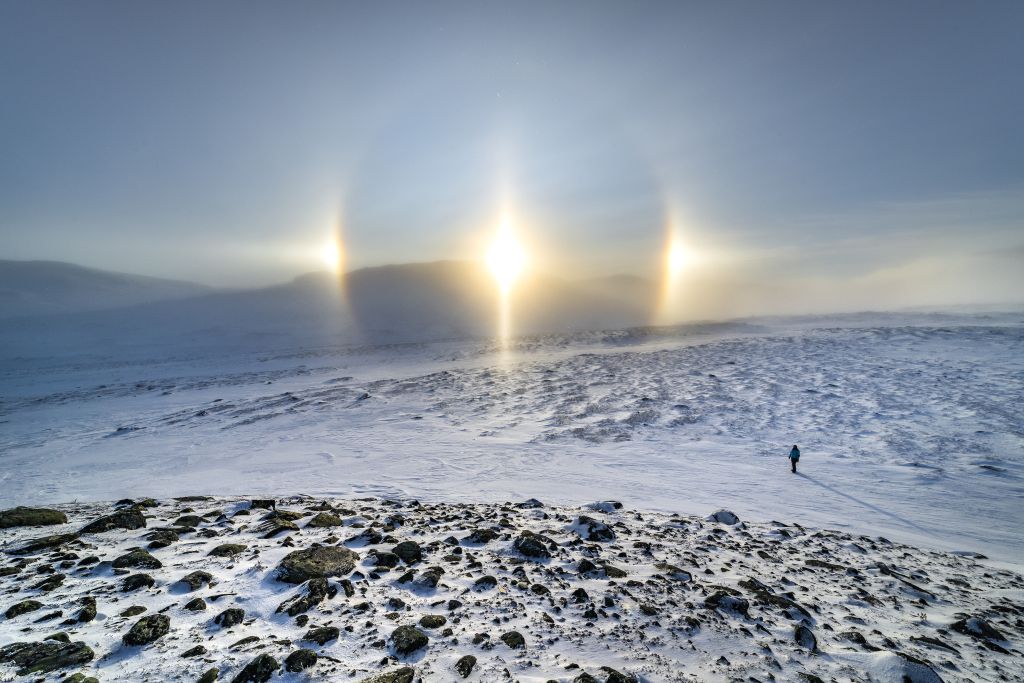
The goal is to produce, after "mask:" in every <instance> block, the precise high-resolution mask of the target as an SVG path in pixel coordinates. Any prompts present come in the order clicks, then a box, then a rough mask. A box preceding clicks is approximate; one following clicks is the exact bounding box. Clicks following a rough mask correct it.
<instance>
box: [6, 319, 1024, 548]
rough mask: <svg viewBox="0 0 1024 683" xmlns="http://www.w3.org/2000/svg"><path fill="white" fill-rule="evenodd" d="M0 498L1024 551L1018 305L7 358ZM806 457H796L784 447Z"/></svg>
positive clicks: (1023, 393)
mask: <svg viewBox="0 0 1024 683" xmlns="http://www.w3.org/2000/svg"><path fill="white" fill-rule="evenodd" d="M0 397H2V404H0V477H2V486H0V507H7V506H10V505H16V504H25V505H40V504H45V503H59V502H69V501H73V500H83V501H95V500H114V499H118V498H122V497H128V496H131V497H138V496H150V495H151V496H156V497H160V496H169V495H182V494H198V493H212V494H217V495H229V494H252V495H261V494H267V495H271V496H280V495H286V494H298V493H305V494H313V495H317V494H322V495H328V494H334V495H346V496H347V495H379V496H402V497H405V496H410V497H416V498H419V499H420V500H423V501H464V502H489V501H504V500H522V499H525V498H528V497H531V496H535V497H538V498H541V499H543V500H545V501H550V502H554V503H559V504H578V503H583V502H586V501H592V500H595V499H600V498H614V499H617V500H621V501H623V502H624V503H625V504H626V505H627V507H629V508H631V509H639V510H661V511H670V512H684V513H706V512H707V511H708V510H709V509H715V508H717V507H721V506H728V507H730V508H731V509H733V510H734V511H736V512H737V513H738V514H740V515H741V516H742V517H743V518H745V519H752V520H770V519H778V520H782V521H786V522H796V523H800V524H804V525H810V526H817V527H826V528H833V529H842V530H846V531H849V532H852V533H867V534H873V535H878V534H881V535H884V536H887V537H889V538H893V539H899V540H902V541H908V542H913V543H915V544H918V545H923V546H927V547H934V548H941V549H946V550H961V551H973V552H980V553H984V554H985V555H988V556H990V557H991V558H992V559H993V560H995V561H999V562H1006V563H1014V564H1018V563H1022V562H1024V534H1022V533H1021V529H1022V528H1024V479H1022V477H1024V408H1022V406H1024V316H1022V315H1021V314H990V315H956V316H950V315H939V314H917V315H909V314H908V315H900V316H892V315H887V316H842V317H831V318H828V317H823V318H802V319H789V320H784V319H778V320H758V321H748V322H742V323H733V324H721V325H691V326H684V327H680V328H660V329H646V330H632V331H621V332H609V333H588V334H579V335H574V336H551V337H536V338H530V339H524V340H520V341H518V342H517V343H516V344H515V347H514V348H512V349H511V350H506V351H502V350H500V349H497V348H495V347H494V345H493V344H488V343H483V342H447V343H435V344H420V345H407V346H403V345H395V346H386V347H372V348H370V347H363V348H352V347H343V348H333V349H330V348H329V349H323V348H321V349H296V350H295V351H294V353H287V352H282V353H278V354H267V353H254V352H250V351H246V350H245V349H237V350H233V351H232V352H230V353H224V354H213V353H208V352H204V353H203V354H196V355H194V356H192V357H190V355H189V353H188V351H187V350H182V351H181V352H180V354H179V355H178V356H177V357H174V358H152V359H149V360H138V359H133V360H131V361H130V362H128V361H122V360H120V359H116V358H107V357H105V356H104V354H103V353H102V350H96V351H95V352H94V353H92V354H90V355H88V356H78V357H66V358H45V357H43V358H40V359H26V358H4V359H3V360H2V365H0ZM794 443H797V444H799V445H800V447H801V450H802V451H803V459H802V460H801V463H800V470H801V471H800V474H798V475H796V476H794V475H792V474H790V472H789V467H788V463H787V460H786V455H787V453H788V451H789V447H790V446H791V445H792V444H794Z"/></svg>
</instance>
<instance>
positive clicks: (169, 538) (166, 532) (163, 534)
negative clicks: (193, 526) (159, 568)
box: [143, 529, 179, 550]
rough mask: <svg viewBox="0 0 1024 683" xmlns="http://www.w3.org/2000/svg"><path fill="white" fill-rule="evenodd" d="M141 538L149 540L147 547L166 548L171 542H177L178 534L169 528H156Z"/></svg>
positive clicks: (153, 548)
mask: <svg viewBox="0 0 1024 683" xmlns="http://www.w3.org/2000/svg"><path fill="white" fill-rule="evenodd" d="M143 538H145V539H146V540H147V541H149V545H148V546H147V547H148V548H150V549H152V550H156V549H158V548H166V547H167V546H169V545H170V544H172V543H177V542H178V539H179V536H178V533H177V532H176V531H172V530H171V529H158V530H156V531H151V532H149V533H148V534H146V535H145V536H143Z"/></svg>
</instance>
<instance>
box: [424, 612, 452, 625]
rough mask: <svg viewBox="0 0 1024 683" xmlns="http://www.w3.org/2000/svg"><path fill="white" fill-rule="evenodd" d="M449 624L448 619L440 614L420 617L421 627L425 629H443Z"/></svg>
mask: <svg viewBox="0 0 1024 683" xmlns="http://www.w3.org/2000/svg"><path fill="white" fill-rule="evenodd" d="M447 623H448V618H447V617H445V616H443V615H440V614H427V615H424V616H422V617H420V626H422V627H423V628H441V627H442V626H444V625H445V624H447Z"/></svg>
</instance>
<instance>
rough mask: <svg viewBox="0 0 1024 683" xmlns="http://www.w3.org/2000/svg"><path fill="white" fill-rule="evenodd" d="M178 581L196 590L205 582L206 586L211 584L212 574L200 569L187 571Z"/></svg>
mask: <svg viewBox="0 0 1024 683" xmlns="http://www.w3.org/2000/svg"><path fill="white" fill-rule="evenodd" d="M180 581H181V582H182V583H184V584H185V585H187V586H188V588H189V590H193V591H194V590H198V589H199V588H202V587H203V585H204V584H206V585H208V586H212V585H213V575H212V574H210V572H204V571H203V570H201V569H200V570H198V571H194V572H189V573H188V574H186V575H185V576H183V577H182V578H181V579H180Z"/></svg>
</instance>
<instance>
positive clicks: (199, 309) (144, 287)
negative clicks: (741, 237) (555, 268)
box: [0, 261, 653, 357]
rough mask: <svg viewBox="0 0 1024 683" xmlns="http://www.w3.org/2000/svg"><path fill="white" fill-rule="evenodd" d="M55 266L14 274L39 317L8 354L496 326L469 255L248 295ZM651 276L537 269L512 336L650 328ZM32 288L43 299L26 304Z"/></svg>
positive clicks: (493, 296)
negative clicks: (582, 277)
mask: <svg viewBox="0 0 1024 683" xmlns="http://www.w3.org/2000/svg"><path fill="white" fill-rule="evenodd" d="M7 263H10V262H7ZM52 265H53V266H54V267H53V268H52V270H50V271H47V270H46V269H45V268H43V267H42V266H40V265H35V264H34V265H33V267H30V268H26V269H25V270H24V272H25V273H26V277H25V279H24V281H18V278H16V277H15V276H14V275H13V273H14V272H15V269H14V268H10V269H8V270H7V271H6V274H5V276H4V280H5V281H10V282H11V283H12V284H11V285H10V286H9V289H11V291H16V292H22V293H23V294H22V295H21V296H20V299H19V300H20V302H21V303H20V308H19V306H14V305H11V306H7V307H5V308H4V309H3V310H4V315H5V316H7V317H11V316H12V315H18V314H19V313H18V311H19V310H20V311H25V312H23V313H21V315H31V316H32V317H30V318H22V319H21V320H19V321H18V325H17V326H13V325H12V326H9V327H10V328H11V329H9V330H7V333H6V334H0V351H2V352H3V353H4V354H5V355H8V356H9V357H24V356H27V355H31V356H33V357H39V356H43V355H46V354H57V355H64V354H66V353H71V354H79V353H90V354H94V353H102V354H111V353H119V354H122V355H126V356H128V355H137V354H138V353H143V352H145V351H146V349H149V351H152V350H153V349H156V348H160V349H163V351H161V352H166V353H181V352H188V350H189V349H196V348H198V347H203V348H221V349H226V348H238V349H258V350H263V349H265V350H271V349H283V348H290V349H296V348H310V347H319V346H327V345H336V344H360V343H366V344H387V343H405V342H422V341H434V340H441V339H464V338H470V337H487V336H493V335H494V334H495V333H496V332H497V328H498V318H499V306H498V296H497V291H496V288H495V286H494V281H493V279H492V278H491V276H490V274H489V273H488V272H487V271H486V269H484V268H483V267H481V266H480V265H479V264H476V263H472V262H460V261H438V262H433V263H413V264H401V265H389V266H381V267H376V268H365V269H361V270H357V271H353V272H351V273H348V274H347V275H344V276H337V275H332V274H328V273H311V274H309V275H304V276H301V277H298V278H296V279H295V280H293V281H291V282H288V283H284V284H280V285H275V286H272V287H261V288H255V289H248V290H240V291H218V290H210V289H208V288H204V287H201V286H199V285H190V284H189V283H175V282H171V281H165V280H157V279H154V278H143V277H139V276H132V275H121V274H117V273H104V272H103V271H93V270H91V269H87V268H82V269H77V267H74V266H71V267H67V264H52ZM47 272H49V273H52V274H53V275H54V280H53V281H48V279H47V275H46V274H47ZM75 273H78V278H79V282H80V283H81V284H80V285H79V289H80V291H78V292H75V291H74V290H75V286H74V284H73V283H74V278H73V277H72V276H73V275H74V274H75ZM643 282H644V281H642V280H639V279H638V278H629V279H628V280H623V279H621V278H619V277H616V278H607V279H601V280H589V281H585V282H579V283H575V282H568V281H565V280H561V279H559V278H553V277H549V276H544V275H541V274H532V275H529V276H527V277H524V278H523V280H522V282H520V283H517V286H516V288H515V298H514V300H513V301H512V333H513V334H527V333H537V332H571V331H579V330H592V329H607V328H618V327H624V326H631V325H643V324H646V323H648V322H649V320H650V301H649V298H650V297H649V296H648V293H649V292H650V291H653V290H652V288H651V287H648V286H644V285H643ZM159 285H166V286H165V287H163V288H161V287H160V286H159ZM190 288H193V291H192V293H191V295H190V294H189V293H188V292H189V289H190ZM29 294H31V300H33V301H35V302H41V301H45V302H46V305H45V306H44V305H43V304H38V305H37V306H35V307H34V308H29V307H28V306H27V305H26V303H25V302H27V301H29V300H30V297H29ZM158 297H162V298H158ZM45 311H48V312H49V313H51V315H43V313H44V312H45Z"/></svg>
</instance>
